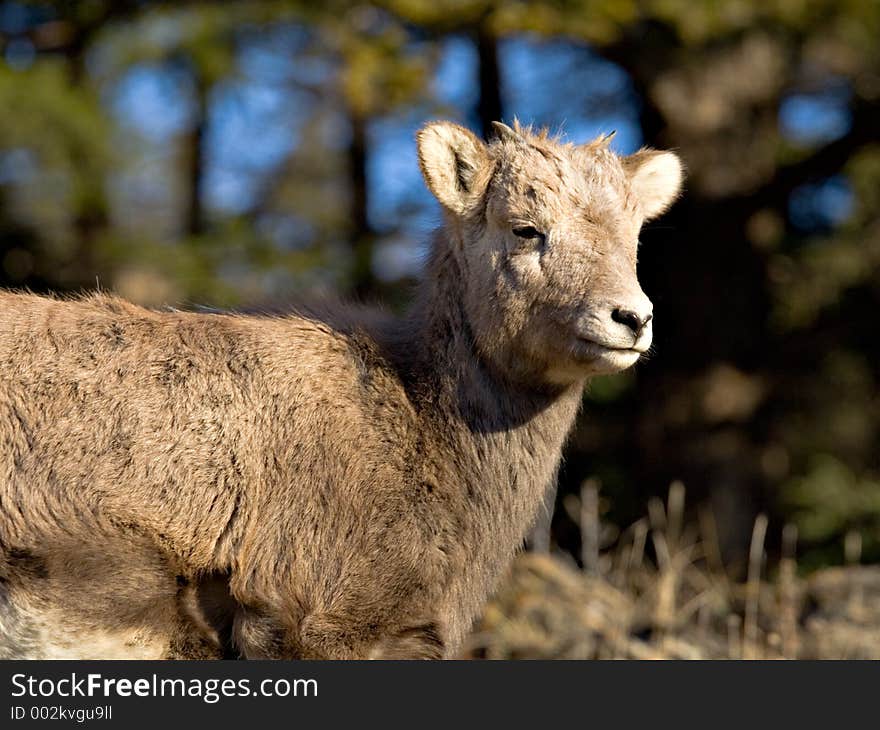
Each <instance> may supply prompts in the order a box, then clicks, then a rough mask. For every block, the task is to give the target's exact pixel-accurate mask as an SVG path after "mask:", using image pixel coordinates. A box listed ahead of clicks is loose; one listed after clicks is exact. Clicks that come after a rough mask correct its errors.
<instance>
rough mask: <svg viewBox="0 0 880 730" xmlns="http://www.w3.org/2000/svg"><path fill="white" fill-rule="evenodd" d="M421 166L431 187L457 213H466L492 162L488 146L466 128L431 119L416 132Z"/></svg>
mask: <svg viewBox="0 0 880 730" xmlns="http://www.w3.org/2000/svg"><path fill="white" fill-rule="evenodd" d="M416 140H417V142H418V149H419V166H420V167H421V168H422V175H424V176H425V182H426V183H427V184H428V188H429V189H430V190H431V192H432V193H434V196H435V197H436V198H437V200H439V201H440V203H441V204H442V205H443V206H444V207H445V208H447V209H448V210H450V211H451V212H453V213H455V214H457V215H464V214H466V213H467V212H468V211H469V210H470V209H471V208H472V206H473V204H474V202H475V201H476V200H477V199H478V197H479V194H480V193H481V192H482V188H483V187H484V184H485V180H484V179H483V178H484V177H485V176H483V175H481V174H480V173H481V172H483V171H484V170H485V169H486V168H487V167H488V164H489V153H488V151H487V149H486V145H485V144H483V142H482V141H480V140H479V139H478V138H477V137H476V135H474V134H473V133H471V132H469V131H468V130H467V129H465V128H464V127H460V126H459V125H457V124H452V123H451V122H432V123H431V124H428V125H426V126H425V127H423V128H422V129H421V130H419V133H418V135H416Z"/></svg>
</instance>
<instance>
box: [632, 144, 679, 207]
mask: <svg viewBox="0 0 880 730" xmlns="http://www.w3.org/2000/svg"><path fill="white" fill-rule="evenodd" d="M622 161H623V166H624V169H625V170H626V171H627V173H628V175H629V180H630V185H631V187H632V191H633V193H635V195H636V197H637V198H638V199H639V202H640V203H641V206H642V212H643V213H644V216H645V220H650V219H651V218H656V217H657V216H658V215H660V214H661V213H662V212H663V211H665V210H666V209H667V208H668V207H669V206H670V205H672V203H673V201H674V200H675V199H676V198H677V197H678V194H679V192H680V191H681V183H682V180H683V178H684V169H683V168H682V164H681V160H679V159H678V156H677V155H675V154H674V153H672V152H658V151H657V150H647V149H646V150H640V151H638V152H636V153H635V154H633V155H629V157H624V158H623V160H622Z"/></svg>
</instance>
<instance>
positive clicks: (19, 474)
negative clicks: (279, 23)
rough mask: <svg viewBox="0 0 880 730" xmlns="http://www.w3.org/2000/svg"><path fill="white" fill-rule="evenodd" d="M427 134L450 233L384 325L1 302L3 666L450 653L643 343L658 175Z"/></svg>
mask: <svg viewBox="0 0 880 730" xmlns="http://www.w3.org/2000/svg"><path fill="white" fill-rule="evenodd" d="M496 128H497V138H495V139H494V140H493V141H492V142H491V143H489V144H485V143H483V142H482V141H481V140H479V139H478V138H477V137H475V136H474V135H473V134H471V133H470V132H469V131H467V130H466V129H463V128H462V127H459V126H457V125H455V124H451V123H447V122H438V123H432V124H429V125H427V126H426V127H424V128H423V129H422V130H421V131H420V132H419V134H418V151H419V161H420V163H421V168H422V172H423V173H424V177H425V180H426V181H427V184H428V187H429V188H430V189H431V191H432V192H433V193H434V195H435V196H436V197H437V198H438V200H439V201H440V203H441V204H442V206H443V208H444V209H445V213H446V225H445V228H444V229H443V231H442V233H440V234H439V235H438V236H437V237H436V239H435V241H434V243H433V248H432V251H431V256H430V261H429V264H428V266H427V272H426V275H425V278H424V282H423V283H422V285H421V288H420V289H419V292H418V296H417V298H416V301H415V303H414V304H413V306H412V308H411V309H410V311H409V312H408V314H407V315H406V316H405V317H403V318H401V319H395V318H392V317H390V316H385V315H381V314H377V313H367V312H364V311H360V310H352V309H340V310H337V311H335V312H329V313H306V312H303V313H297V314H291V315H289V316H284V317H255V316H238V315H218V314H192V313H182V312H177V311H170V312H156V311H149V310H146V309H142V308H140V307H137V306H134V305H131V304H128V303H126V302H124V301H121V300H119V299H116V298H113V297H109V296H105V295H100V294H99V295H94V296H91V297H87V298H83V299H78V300H74V301H70V300H59V299H50V298H43V297H37V296H32V295H29V294H14V293H0V655H2V656H5V657H126V656H131V657H158V656H210V655H220V654H223V655H227V656H228V655H235V656H244V657H247V658H253V657H289V658H297V657H299V658H366V657H375V658H384V657H426V658H427V657H430V658H435V657H437V658H439V657H449V656H452V655H454V654H455V653H456V651H457V650H458V649H459V648H460V646H461V644H462V640H463V638H464V637H465V635H466V634H467V632H468V630H469V628H470V626H471V623H472V621H473V619H474V617H475V616H476V614H477V613H478V611H479V610H480V608H481V606H482V604H483V602H484V600H485V599H486V597H487V594H488V593H489V592H490V591H491V590H492V589H493V587H494V586H495V584H496V581H497V579H498V577H499V575H500V574H501V573H502V571H503V570H504V569H505V568H506V567H507V566H508V564H509V563H510V561H511V559H512V556H513V554H514V552H515V551H516V550H517V548H518V547H519V546H520V545H521V543H522V541H523V538H524V536H525V534H526V532H527V530H528V529H529V527H530V525H531V524H532V522H533V519H534V518H535V516H536V512H537V509H538V507H539V505H540V504H541V502H542V497H543V495H544V494H545V491H546V490H547V488H548V486H550V485H551V484H552V483H553V482H554V479H555V477H556V472H557V467H558V465H559V461H560V455H561V452H562V447H563V443H564V441H565V439H566V435H567V434H568V432H569V430H570V429H571V426H572V424H573V422H574V419H575V416H576V414H577V412H578V407H579V405H580V403H581V397H582V394H583V389H584V385H585V382H586V381H587V379H588V378H589V377H590V376H592V375H595V374H597V373H609V372H614V371H618V370H621V369H623V368H626V367H629V366H630V365H632V364H633V363H635V362H636V361H637V360H638V359H639V356H640V355H641V354H642V353H643V352H645V350H646V349H647V348H648V346H649V345H650V343H651V317H652V309H651V303H650V301H649V300H648V298H647V297H646V296H645V294H644V293H643V292H642V290H641V288H640V287H639V284H638V281H637V279H636V247H637V238H638V233H639V227H640V226H641V225H642V223H643V222H644V221H646V220H648V219H650V218H653V217H654V216H656V215H658V214H660V213H661V212H662V211H663V210H664V209H665V208H666V207H667V206H668V205H669V204H670V202H671V201H672V200H673V199H674V198H675V196H676V194H677V192H678V190H679V186H680V182H681V176H682V171H681V165H680V163H679V161H678V159H677V158H676V156H675V155H673V154H671V153H669V152H656V151H651V150H643V151H641V152H637V153H636V154H634V155H630V156H628V157H618V156H617V155H616V154H614V153H613V152H611V151H610V150H609V149H608V145H607V143H606V141H605V140H600V141H596V142H592V143H589V144H585V145H581V146H574V145H568V144H561V143H560V142H558V141H556V140H554V139H552V138H550V137H548V136H546V135H545V134H534V133H532V132H531V131H530V130H528V129H525V128H522V127H519V126H517V127H516V128H514V129H511V128H510V127H507V126H504V125H501V124H498V125H496Z"/></svg>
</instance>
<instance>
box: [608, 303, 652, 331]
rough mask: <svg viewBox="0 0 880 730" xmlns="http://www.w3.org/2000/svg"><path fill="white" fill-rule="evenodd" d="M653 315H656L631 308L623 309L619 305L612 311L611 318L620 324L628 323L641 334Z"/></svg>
mask: <svg viewBox="0 0 880 730" xmlns="http://www.w3.org/2000/svg"><path fill="white" fill-rule="evenodd" d="M653 317H654V315H653V314H651V313H647V314H639V313H638V312H634V311H632V310H631V309H623V308H622V307H617V308H616V309H614V310H612V312H611V319H613V320H614V321H615V322H617V323H618V324H622V325H626V326H627V327H629V328H630V329H631V330H632V331H633V334H635V335H638V334H640V333H641V331H642V330H643V329H644V328H645V325H646V324H648V322H650V321H651V319H652V318H653Z"/></svg>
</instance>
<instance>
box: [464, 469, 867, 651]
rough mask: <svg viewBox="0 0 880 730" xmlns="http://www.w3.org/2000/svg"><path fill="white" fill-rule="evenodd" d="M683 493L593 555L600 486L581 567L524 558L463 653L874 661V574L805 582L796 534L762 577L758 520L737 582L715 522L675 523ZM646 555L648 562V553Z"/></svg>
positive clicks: (585, 507)
mask: <svg viewBox="0 0 880 730" xmlns="http://www.w3.org/2000/svg"><path fill="white" fill-rule="evenodd" d="M684 502H685V491H684V487H683V486H682V485H681V484H677V483H676V484H673V485H672V487H671V488H670V491H669V496H668V499H667V501H666V503H665V504H664V503H663V502H662V501H660V500H653V501H652V502H651V503H650V504H649V505H648V517H647V519H643V520H640V521H639V522H637V523H636V524H635V525H633V526H632V527H631V528H630V529H628V530H627V531H625V532H624V533H623V534H622V535H621V536H620V537H619V538H618V539H617V540H616V541H615V542H614V544H612V545H611V546H610V547H608V548H606V549H605V550H602V551H600V549H599V545H600V535H602V525H600V524H599V518H598V508H597V505H598V493H597V485H595V484H591V483H587V484H585V486H584V489H583V490H582V494H581V502H580V510H579V512H580V515H581V530H582V537H583V540H582V543H583V556H582V558H583V560H582V564H583V565H584V569H583V570H581V569H578V568H577V567H576V566H575V565H574V563H573V561H572V560H571V559H570V558H569V559H566V558H565V557H562V556H549V555H543V554H536V553H524V554H523V555H521V556H520V557H519V558H518V559H517V560H516V562H515V563H514V565H513V568H512V570H511V573H510V575H509V577H508V579H507V581H506V582H505V583H504V585H503V586H502V588H501V590H500V591H499V592H498V593H497V595H496V596H495V598H494V599H493V600H492V601H491V602H490V603H489V605H488V606H487V607H486V610H485V612H484V615H483V618H482V620H481V622H480V624H479V625H478V627H477V629H476V630H475V632H474V634H473V635H472V637H471V640H470V644H469V647H468V651H467V655H468V656H473V657H486V658H490V659H613V658H629V659H722V658H724V659H728V658H730V659H796V658H829V659H830V658H864V659H868V658H871V659H880V566H874V567H868V566H858V565H855V563H856V562H857V560H858V555H857V552H858V551H857V547H858V546H855V545H849V546H848V548H847V551H848V557H849V559H850V560H851V562H852V563H853V564H852V565H850V566H849V567H845V568H829V569H826V570H822V571H819V572H818V573H815V574H814V575H812V576H810V577H808V578H806V579H802V578H800V577H798V570H797V563H796V557H795V555H796V540H797V536H796V532H795V530H794V528H793V527H791V526H788V527H786V528H785V530H784V532H783V535H782V556H781V559H780V560H779V562H778V564H777V565H775V566H774V568H775V569H774V570H773V573H772V577H771V576H770V575H768V571H767V566H766V553H765V550H764V541H765V539H766V536H767V519H766V517H764V516H763V515H761V516H759V517H758V518H757V519H756V521H755V524H754V528H753V531H752V540H751V548H750V551H749V565H748V574H747V580H746V581H745V583H741V582H735V581H733V580H731V579H730V578H729V577H728V575H727V572H726V571H725V568H724V566H723V564H722V561H721V557H720V550H719V549H718V542H717V539H716V537H715V535H716V530H715V523H714V520H713V519H712V516H711V515H710V514H709V513H703V514H701V515H700V518H699V520H698V526H694V525H685V523H684ZM648 546H650V548H651V550H650V552H651V553H652V555H651V557H649V556H648V552H649V550H648Z"/></svg>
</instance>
